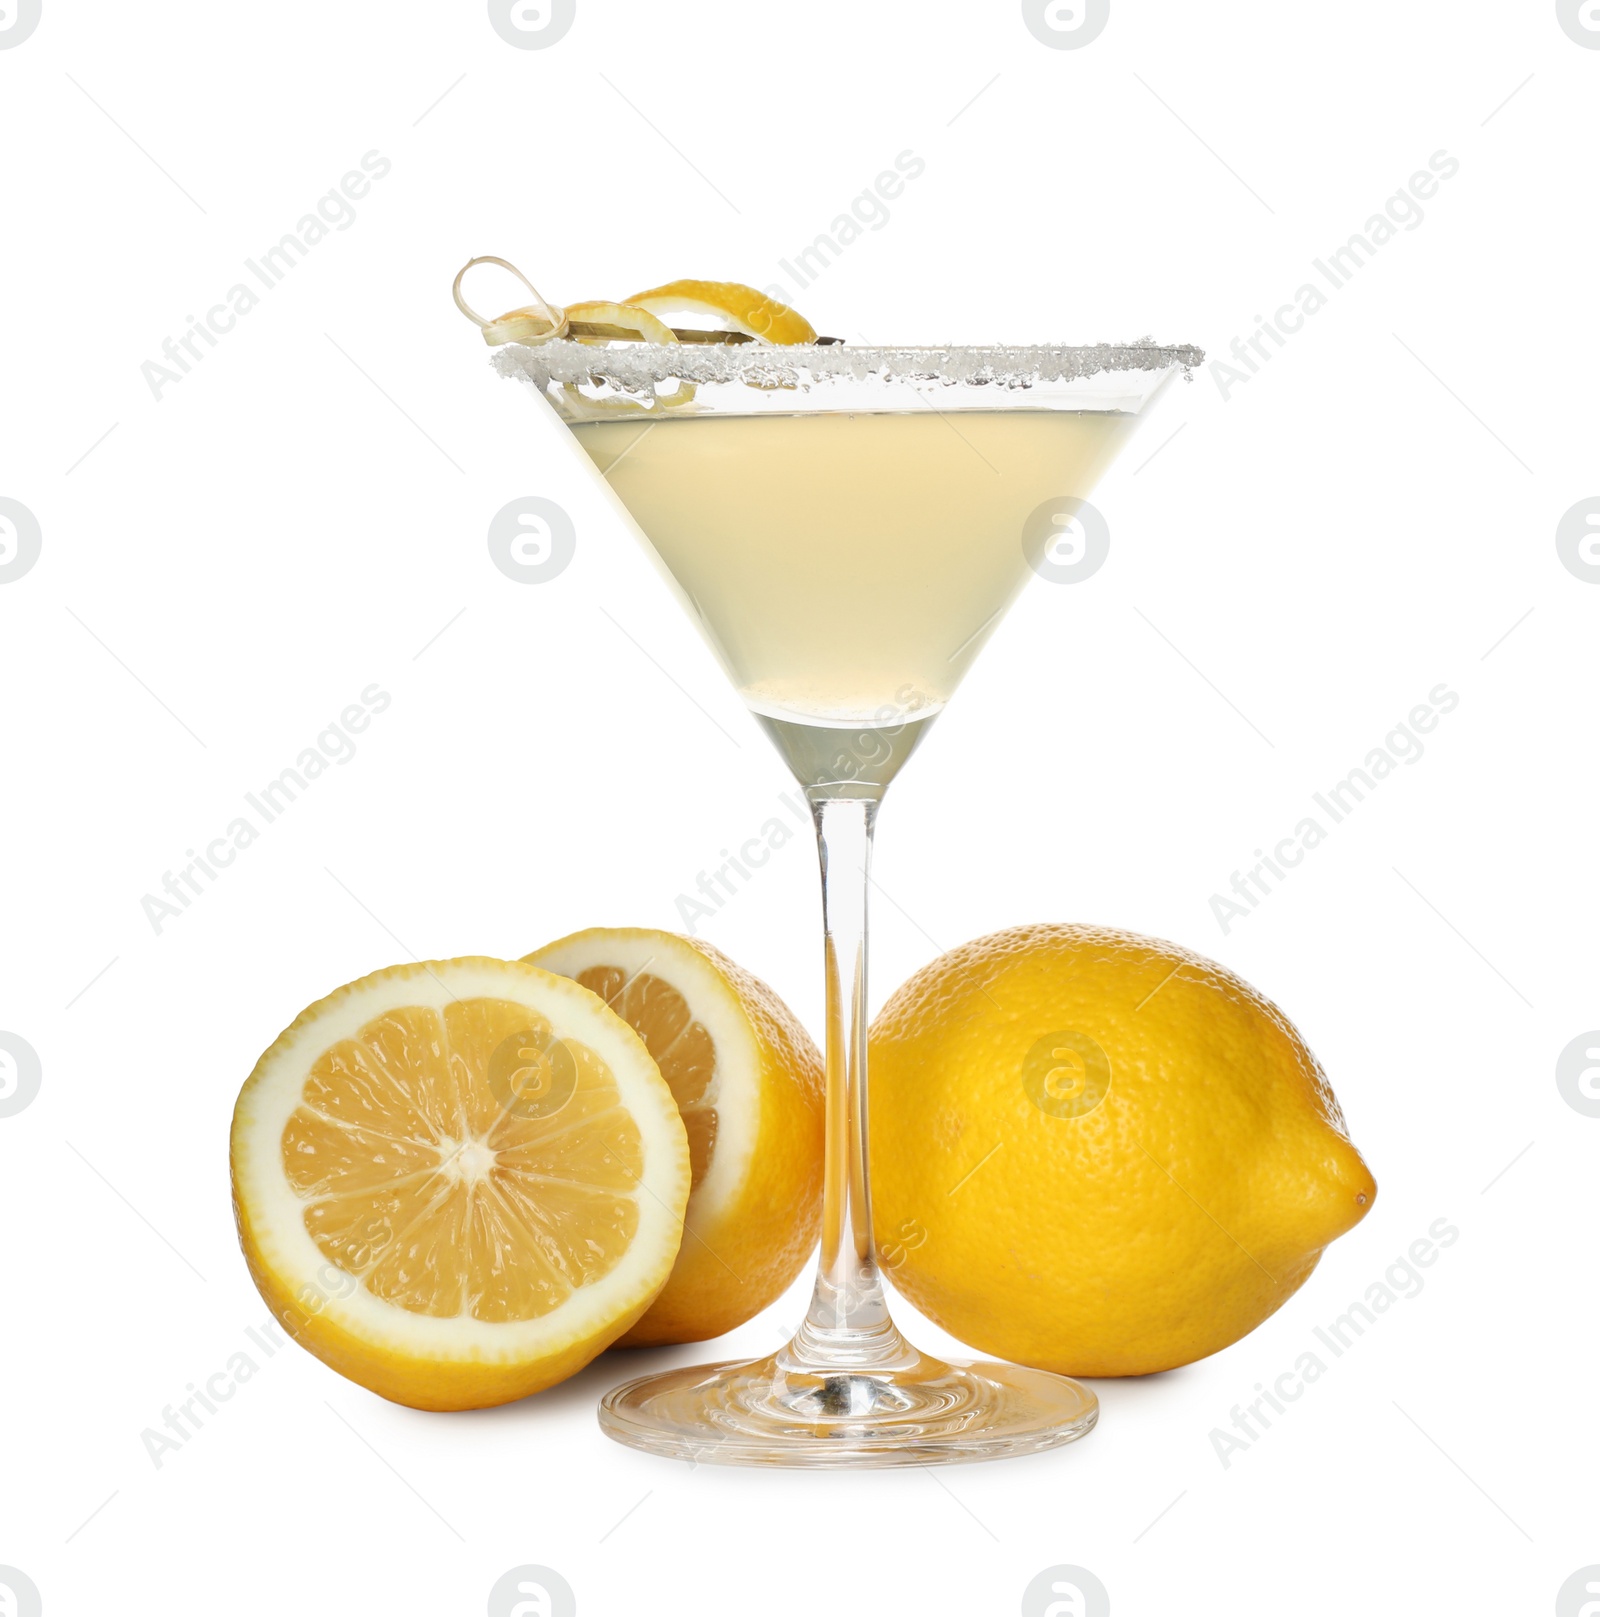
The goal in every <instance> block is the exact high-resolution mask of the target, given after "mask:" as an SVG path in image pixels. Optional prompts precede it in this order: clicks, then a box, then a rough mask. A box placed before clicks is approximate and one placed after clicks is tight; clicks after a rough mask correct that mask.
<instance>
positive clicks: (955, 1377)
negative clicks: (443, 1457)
mask: <svg viewBox="0 0 1600 1617" xmlns="http://www.w3.org/2000/svg"><path fill="white" fill-rule="evenodd" d="M786 1359H788V1352H787V1350H786V1351H785V1352H784V1353H781V1354H775V1355H773V1356H772V1357H770V1358H765V1359H743V1360H733V1361H730V1362H728V1363H724V1364H701V1365H694V1366H692V1367H690V1368H688V1369H683V1370H669V1371H667V1372H666V1373H665V1374H662V1375H654V1376H642V1377H640V1378H639V1379H638V1380H637V1381H627V1382H624V1383H623V1384H622V1385H621V1386H620V1387H614V1388H612V1390H611V1391H610V1392H608V1393H607V1394H606V1395H605V1397H604V1398H602V1399H601V1400H600V1425H601V1427H602V1428H603V1429H604V1431H605V1432H606V1435H607V1436H609V1437H614V1438H615V1439H616V1440H617V1441H618V1442H619V1443H626V1444H628V1445H629V1447H631V1448H636V1449H644V1450H645V1451H646V1452H647V1453H650V1454H661V1455H665V1456H667V1457H668V1458H671V1459H675V1460H692V1461H702V1460H703V1461H707V1462H709V1463H713V1464H717V1465H787V1466H840V1467H844V1466H848V1467H855V1466H890V1465H953V1464H957V1463H959V1462H961V1461H965V1460H993V1459H999V1458H1001V1457H1002V1456H1004V1455H1008V1454H1036V1453H1038V1452H1039V1451H1040V1450H1041V1449H1053V1448H1057V1447H1059V1446H1060V1445H1061V1444H1063V1443H1070V1442H1072V1441H1073V1439H1074V1438H1079V1437H1082V1436H1083V1435H1084V1434H1085V1433H1086V1432H1088V1431H1089V1430H1090V1429H1091V1428H1092V1427H1093V1426H1094V1423H1095V1419H1096V1417H1097V1416H1098V1415H1099V1412H1100V1404H1099V1400H1098V1399H1097V1398H1096V1397H1095V1395H1094V1394H1093V1393H1092V1392H1090V1391H1089V1389H1088V1388H1087V1387H1083V1386H1080V1385H1079V1384H1078V1383H1077V1382H1076V1381H1071V1380H1068V1378H1067V1377H1066V1376H1057V1375H1051V1374H1050V1373H1049V1372H1048V1371H1045V1370H1028V1369H1025V1368H1024V1367H1022V1366H1021V1365H1015V1364H995V1363H979V1364H946V1363H944V1362H943V1361H942V1360H940V1359H933V1358H929V1357H928V1356H927V1355H926V1354H922V1353H917V1352H916V1351H915V1350H914V1349H913V1350H912V1351H911V1353H910V1355H909V1358H908V1361H906V1360H903V1361H902V1362H901V1363H900V1364H897V1365H895V1366H894V1367H893V1368H892V1369H887V1368H886V1369H879V1370H872V1371H869V1370H854V1369H852V1370H846V1371H841V1372H840V1373H838V1374H834V1373H831V1372H810V1371H805V1370H801V1369H799V1368H797V1367H795V1366H794V1365H793V1364H792V1362H791V1363H785V1362H783V1361H785V1360H786Z"/></svg>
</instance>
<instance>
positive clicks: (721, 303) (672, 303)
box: [627, 280, 817, 343]
mask: <svg viewBox="0 0 1600 1617" xmlns="http://www.w3.org/2000/svg"><path fill="white" fill-rule="evenodd" d="M627 303H628V306H629V308H633V309H645V310H648V311H649V312H650V313H651V314H654V315H659V316H661V317H662V318H663V319H664V318H665V317H666V316H667V315H669V314H675V313H684V314H697V315H707V314H709V315H712V316H714V317H715V318H717V319H719V320H724V321H726V322H727V323H728V325H729V326H730V327H732V329H733V330H735V331H742V332H743V333H744V334H745V335H746V336H747V337H755V338H756V339H758V340H759V341H761V342H770V343H797V342H815V341H816V340H817V333H816V330H815V328H814V327H813V326H812V324H811V322H810V321H809V320H807V319H806V317H805V316H804V315H803V314H798V313H796V311H795V310H793V309H791V308H790V307H789V305H788V304H787V303H779V302H778V300H777V299H776V298H769V297H768V296H767V295H766V293H765V292H758V291H756V289H755V288H754V287H753V286H745V285H743V284H742V283H741V282H739V281H694V280H680V281H668V282H667V283H666V285H665V286H652V287H651V288H649V290H648V291H645V292H635V293H634V295H633V296H632V297H631V298H629V299H628V300H627Z"/></svg>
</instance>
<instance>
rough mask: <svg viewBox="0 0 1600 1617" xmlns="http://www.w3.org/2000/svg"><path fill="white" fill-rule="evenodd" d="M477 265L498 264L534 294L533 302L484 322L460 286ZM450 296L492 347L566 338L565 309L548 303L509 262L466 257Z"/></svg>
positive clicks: (487, 257)
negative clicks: (511, 343) (509, 343)
mask: <svg viewBox="0 0 1600 1617" xmlns="http://www.w3.org/2000/svg"><path fill="white" fill-rule="evenodd" d="M478 264H498V265H499V266H500V268H501V269H504V270H510V271H511V273H512V274H513V275H515V276H516V278H517V279H518V280H519V281H521V282H522V284H523V285H524V286H525V287H527V289H528V290H529V291H530V292H531V293H533V296H534V302H533V303H531V304H525V305H524V306H523V307H522V308H520V309H510V310H508V311H507V312H506V313H505V314H503V315H501V316H500V317H499V318H498V319H496V320H486V319H485V318H484V317H483V316H482V315H481V314H479V313H478V311H477V310H476V309H474V308H473V307H472V305H471V304H470V303H468V302H467V300H466V299H465V298H464V297H462V295H461V283H462V281H464V280H465V279H466V276H467V271H468V270H469V269H472V268H474V267H475V266H476V265H478ZM450 295H451V297H453V298H454V299H455V302H456V307H457V308H458V309H459V310H460V311H461V312H462V313H463V314H464V315H465V316H466V317H467V319H469V320H470V321H471V322H472V323H473V324H474V325H475V326H477V327H478V329H479V330H480V331H481V332H482V333H483V340H484V341H485V342H486V343H488V344H489V346H490V347H491V348H493V347H496V346H497V345H498V344H500V343H508V342H520V343H526V344H528V345H529V346H530V347H532V346H534V345H536V344H538V343H543V342H550V341H551V340H552V339H554V338H556V337H565V336H566V335H567V330H568V320H567V312H566V310H565V309H562V308H561V307H559V306H558V305H557V304H554V303H551V302H550V300H549V299H548V298H546V297H545V295H544V294H543V293H542V292H541V291H540V290H539V288H538V287H536V286H535V285H534V284H533V282H532V281H530V280H529V279H528V277H527V276H526V275H524V274H523V273H522V271H521V270H519V269H518V268H517V266H516V265H515V264H513V263H511V262H510V260H509V259H504V258H494V257H491V256H485V257H482V258H469V259H468V260H467V261H466V263H465V264H463V265H462V266H461V271H460V273H459V274H458V275H457V276H456V278H455V284H454V285H453V286H452V287H451V288H450Z"/></svg>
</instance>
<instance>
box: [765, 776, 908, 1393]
mask: <svg viewBox="0 0 1600 1617" xmlns="http://www.w3.org/2000/svg"><path fill="white" fill-rule="evenodd" d="M811 812H812V817H813V819H814V820H815V821H816V827H817V851H818V854H819V856H820V858H821V861H822V920H823V952H824V969H825V971H826V973H827V1083H828V1089H827V1147H826V1148H827V1166H826V1169H825V1173H824V1179H823V1201H822V1255H821V1261H820V1263H819V1265H818V1269H817V1284H816V1289H815V1291H814V1292H813V1293H812V1298H811V1306H810V1308H809V1309H808V1310H807V1312H806V1317H805V1319H804V1321H803V1322H802V1324H801V1326H800V1329H799V1331H798V1332H796V1334H795V1337H794V1340H793V1341H792V1342H791V1343H790V1344H789V1346H788V1348H787V1349H785V1350H784V1353H783V1354H782V1355H780V1361H781V1362H782V1364H783V1367H784V1368H785V1369H786V1370H794V1371H799V1372H801V1373H807V1372H809V1373H812V1374H822V1375H833V1376H837V1375H840V1374H844V1373H848V1372H850V1371H871V1370H879V1371H882V1370H890V1369H895V1368H903V1367H906V1366H908V1365H910V1364H912V1363H914V1362H915V1361H916V1359H917V1354H916V1353H915V1351H914V1350H913V1349H911V1348H910V1347H908V1346H907V1344H906V1342H905V1341H904V1339H903V1338H902V1337H901V1335H900V1333H899V1332H898V1331H897V1330H896V1329H895V1326H894V1322H893V1321H892V1320H891V1319H890V1318H889V1307H888V1303H887V1301H886V1300H885V1298H884V1292H883V1280H882V1277H881V1276H880V1274H879V1272H878V1262H877V1254H876V1250H875V1246H874V1243H873V1236H872V1200H871V1193H870V1189H869V1185H868V1171H867V1140H868V1136H867V883H868V866H869V863H870V860H871V857H872V828H873V821H874V820H875V819H876V817H877V812H878V804H877V801H876V800H875V799H862V798H853V797H828V798H825V799H823V800H821V801H817V800H815V799H814V800H813V802H812V809H811Z"/></svg>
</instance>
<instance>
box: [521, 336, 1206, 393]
mask: <svg viewBox="0 0 1600 1617" xmlns="http://www.w3.org/2000/svg"><path fill="white" fill-rule="evenodd" d="M1204 362H1205V354H1204V352H1203V351H1202V350H1201V349H1199V348H1195V347H1191V346H1188V345H1183V346H1177V347H1166V346H1162V345H1161V344H1159V343H1155V342H1151V341H1148V340H1145V341H1141V342H1135V343H1095V344H1092V345H1090V346H1088V347H1065V346H1057V345H1054V344H1039V345H1036V346H1032V347H990V348H986V347H974V346H951V347H937V346H930V347H914V348H878V347H869V346H866V345H860V346H858V345H856V344H853V343H795V344H785V345H782V346H775V345H770V344H766V343H672V344H667V343H627V344H619V345H617V346H615V347H598V346H595V345H592V344H588V343H580V342H572V341H570V340H568V339H565V338H558V339H556V340H555V341H552V342H544V343H540V344H538V345H537V346H534V347H527V346H524V345H522V344H519V343H511V344H507V345H505V346H504V347H501V348H498V349H496V350H495V354H494V364H495V369H496V370H498V371H499V372H500V373H501V375H503V376H519V377H525V378H527V379H528V380H529V381H531V382H533V383H535V384H536V385H537V386H539V387H541V388H542V387H545V386H547V385H548V384H550V383H552V382H556V383H585V382H599V383H606V382H609V383H611V384H613V385H614V386H616V387H619V388H622V389H624V390H628V391H635V392H637V391H640V390H643V389H645V388H653V387H654V386H655V384H656V383H658V382H670V381H679V382H690V383H715V382H734V383H739V382H743V383H748V384H752V385H754V386H758V387H793V386H804V385H807V384H810V383H814V382H825V381H832V380H839V381H857V382H864V381H872V380H882V381H903V382H911V383H923V384H927V383H943V384H947V385H961V386H968V387H972V386H991V387H1002V388H1027V387H1032V386H1034V385H1036V384H1039V383H1048V382H1074V381H1082V380H1085V379H1086V378H1089V377H1094V376H1102V375H1113V374H1116V373H1119V372H1122V373H1127V372H1132V371H1165V370H1171V369H1174V368H1179V369H1182V370H1183V372H1184V373H1185V375H1188V374H1189V373H1190V372H1192V371H1193V370H1194V368H1195V367H1196V366H1198V365H1202V364H1204Z"/></svg>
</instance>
